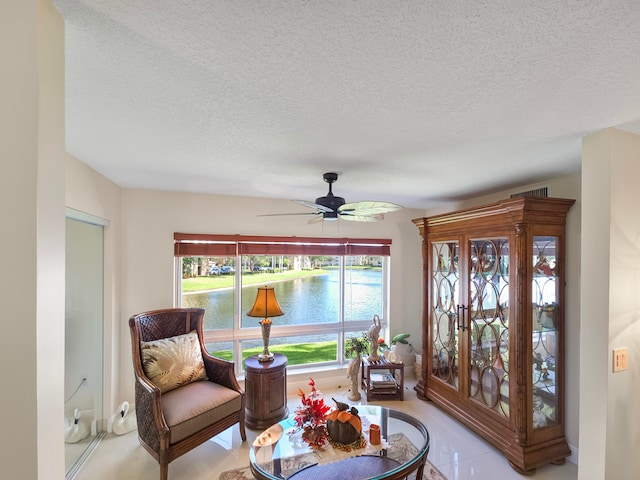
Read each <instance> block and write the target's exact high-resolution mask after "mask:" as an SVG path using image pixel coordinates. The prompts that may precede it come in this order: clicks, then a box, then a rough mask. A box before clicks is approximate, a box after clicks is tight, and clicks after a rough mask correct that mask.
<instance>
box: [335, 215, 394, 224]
mask: <svg viewBox="0 0 640 480" xmlns="http://www.w3.org/2000/svg"><path fill="white" fill-rule="evenodd" d="M338 215H340V220H348V221H350V222H379V221H381V220H384V215H383V214H382V213H378V214H376V215H352V214H350V213H340V214H338Z"/></svg>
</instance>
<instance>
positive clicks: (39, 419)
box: [0, 0, 64, 479]
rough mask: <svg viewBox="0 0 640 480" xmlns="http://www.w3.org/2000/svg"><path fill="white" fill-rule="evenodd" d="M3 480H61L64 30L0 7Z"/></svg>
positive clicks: (32, 0)
mask: <svg viewBox="0 0 640 480" xmlns="http://www.w3.org/2000/svg"><path fill="white" fill-rule="evenodd" d="M0 45H3V46H4V48H2V52H3V56H2V63H3V73H2V75H0V105H2V108H0V135H1V137H0V158H1V159H2V175H0V179H1V180H0V209H1V210H0V211H1V218H2V226H3V235H2V236H1V237H0V252H2V254H1V255H2V257H1V260H0V261H1V263H2V271H3V275H2V276H1V278H2V279H1V280H0V282H1V283H0V304H1V305H2V306H3V309H4V313H5V315H4V317H3V320H2V327H3V329H2V338H3V339H4V340H5V341H4V342H3V346H2V349H0V375H1V376H2V378H3V379H4V387H3V388H2V395H0V411H2V412H3V417H2V418H3V420H2V435H0V477H1V478H29V479H35V478H63V477H64V444H63V442H62V435H63V425H64V424H63V421H62V420H63V417H64V414H63V403H64V399H63V397H64V392H63V383H64V382H63V380H64V378H63V370H64V25H63V21H62V18H61V17H60V16H59V15H58V13H57V11H56V10H55V8H54V7H53V6H52V5H51V3H50V2H49V1H47V0H39V1H36V0H29V1H24V0H10V1H8V2H2V3H1V4H0Z"/></svg>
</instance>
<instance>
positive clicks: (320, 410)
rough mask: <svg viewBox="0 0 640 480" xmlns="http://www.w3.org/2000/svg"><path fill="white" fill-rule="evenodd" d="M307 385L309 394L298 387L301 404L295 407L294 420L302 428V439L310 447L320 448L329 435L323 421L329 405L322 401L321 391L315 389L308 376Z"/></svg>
mask: <svg viewBox="0 0 640 480" xmlns="http://www.w3.org/2000/svg"><path fill="white" fill-rule="evenodd" d="M309 385H310V386H311V393H310V394H309V396H307V395H306V394H305V393H304V391H302V389H298V395H299V396H300V401H301V402H302V405H301V406H299V407H298V408H296V411H295V415H294V420H295V422H296V424H297V425H298V426H299V427H302V429H303V432H302V439H303V440H304V441H305V442H307V443H308V444H309V446H311V447H312V448H322V447H324V446H325V445H326V443H327V438H328V436H329V433H328V432H327V427H326V423H325V422H326V418H327V412H328V411H329V410H330V407H329V406H328V405H326V404H325V403H324V399H323V398H322V397H321V393H320V392H319V391H317V390H316V383H315V382H314V381H313V378H309Z"/></svg>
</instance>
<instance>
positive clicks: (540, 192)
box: [511, 187, 549, 198]
mask: <svg viewBox="0 0 640 480" xmlns="http://www.w3.org/2000/svg"><path fill="white" fill-rule="evenodd" d="M548 196H549V188H548V187H542V188H536V189H535V190H529V191H528V192H520V193H514V194H513V195H511V198H517V197H548Z"/></svg>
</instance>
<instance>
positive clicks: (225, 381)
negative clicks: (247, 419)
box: [202, 350, 244, 393]
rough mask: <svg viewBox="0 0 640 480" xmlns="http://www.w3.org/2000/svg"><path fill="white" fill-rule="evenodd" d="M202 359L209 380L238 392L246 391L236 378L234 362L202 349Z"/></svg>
mask: <svg viewBox="0 0 640 480" xmlns="http://www.w3.org/2000/svg"><path fill="white" fill-rule="evenodd" d="M202 360H203V361H204V369H205V370H206V372H207V377H208V378H209V380H211V381H212V382H214V383H217V384H219V385H223V386H225V387H227V388H230V389H232V390H235V391H236V392H241V393H244V392H243V390H242V388H240V384H239V383H238V379H237V378H236V374H235V371H234V368H235V367H234V364H233V362H229V361H228V360H223V359H222V358H218V357H214V356H213V355H210V354H209V353H208V352H206V351H204V350H203V351H202Z"/></svg>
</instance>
